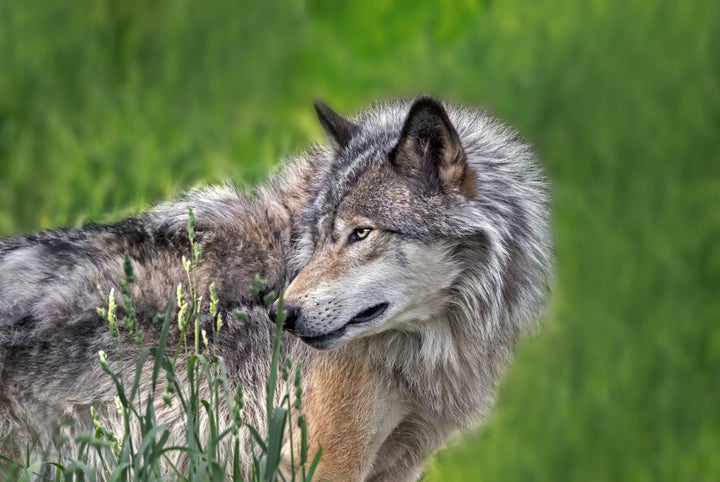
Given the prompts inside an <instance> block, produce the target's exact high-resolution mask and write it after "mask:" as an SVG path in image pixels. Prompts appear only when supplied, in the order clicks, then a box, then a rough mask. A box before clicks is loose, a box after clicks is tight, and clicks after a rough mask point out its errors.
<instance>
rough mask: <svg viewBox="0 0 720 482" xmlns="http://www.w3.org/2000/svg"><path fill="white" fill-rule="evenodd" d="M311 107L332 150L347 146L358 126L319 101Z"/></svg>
mask: <svg viewBox="0 0 720 482" xmlns="http://www.w3.org/2000/svg"><path fill="white" fill-rule="evenodd" d="M313 106H315V112H317V115H318V119H319V120H320V125H322V127H323V129H325V133H326V134H327V136H328V139H329V140H330V143H331V144H332V146H333V148H334V149H335V150H340V149H342V148H344V147H345V146H347V145H348V144H349V143H350V139H352V138H353V136H354V135H355V134H356V133H357V131H358V130H359V129H360V126H358V125H357V124H353V123H352V122H350V121H349V120H347V119H346V118H344V117H343V116H341V115H340V114H338V113H337V112H335V111H334V110H332V109H331V108H330V107H328V106H327V105H325V104H324V103H323V102H321V101H319V100H316V101H315V102H313Z"/></svg>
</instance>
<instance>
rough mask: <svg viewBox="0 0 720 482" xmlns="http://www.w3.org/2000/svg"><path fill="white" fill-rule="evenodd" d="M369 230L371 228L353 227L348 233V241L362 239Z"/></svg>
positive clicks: (352, 241) (353, 241)
mask: <svg viewBox="0 0 720 482" xmlns="http://www.w3.org/2000/svg"><path fill="white" fill-rule="evenodd" d="M370 231H372V228H364V227H361V228H355V229H353V232H352V233H351V234H350V239H349V242H351V243H355V242H357V241H362V240H363V239H365V238H367V237H368V234H370Z"/></svg>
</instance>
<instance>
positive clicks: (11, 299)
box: [0, 98, 552, 480]
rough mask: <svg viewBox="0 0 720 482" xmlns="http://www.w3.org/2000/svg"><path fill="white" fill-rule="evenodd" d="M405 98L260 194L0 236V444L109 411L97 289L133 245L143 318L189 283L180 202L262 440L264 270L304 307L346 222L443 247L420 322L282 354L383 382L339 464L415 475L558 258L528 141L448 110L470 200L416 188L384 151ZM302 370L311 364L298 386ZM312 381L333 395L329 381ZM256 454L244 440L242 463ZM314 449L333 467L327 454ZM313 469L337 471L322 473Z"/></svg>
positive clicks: (398, 258) (44, 435)
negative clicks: (380, 412)
mask: <svg viewBox="0 0 720 482" xmlns="http://www.w3.org/2000/svg"><path fill="white" fill-rule="evenodd" d="M420 101H422V102H434V101H431V100H428V99H427V98H421V99H420ZM416 102H417V101H416ZM412 105H413V101H395V102H389V103H381V104H377V105H375V106H373V107H371V108H370V109H368V110H367V111H365V112H362V113H360V114H359V115H357V116H355V117H353V118H352V119H351V121H352V124H350V123H348V124H346V125H352V126H353V128H352V129H349V130H348V129H345V130H344V131H343V139H342V142H338V140H337V139H335V140H334V141H333V142H332V144H333V145H334V146H335V149H334V150H330V149H326V148H322V147H314V148H311V149H310V150H308V151H307V153H306V154H305V155H303V156H301V157H299V158H297V159H294V160H293V161H292V162H291V163H290V164H289V165H288V166H287V167H286V168H285V170H284V171H283V172H281V173H280V174H279V175H278V176H276V177H275V178H273V179H272V180H271V182H270V183H269V184H268V186H267V187H264V188H260V189H258V190H257V191H256V192H255V195H254V196H252V197H248V196H245V195H244V194H242V193H240V192H238V191H237V190H236V189H234V188H232V187H230V186H226V187H215V188H207V189H203V190H199V191H195V192H192V193H190V194H188V195H187V196H186V197H183V198H181V199H179V200H177V201H174V202H170V203H167V204H163V205H160V206H158V207H156V208H154V209H152V210H150V211H148V212H146V213H144V214H141V215H139V216H137V217H134V218H130V219H128V220H126V221H123V222H121V223H118V224H115V225H109V226H98V225H91V226H87V227H85V228H83V229H81V230H77V231H70V230H60V231H52V232H47V233H41V234H37V235H30V236H26V237H23V238H16V239H11V240H7V241H4V242H3V243H0V438H1V437H2V435H3V434H6V433H8V432H9V431H11V430H12V431H14V432H15V433H16V437H17V438H18V440H19V441H21V442H30V441H31V440H33V439H37V440H39V441H40V443H41V445H43V446H44V447H45V448H49V447H51V446H52V430H53V427H54V425H55V424H56V423H57V422H58V421H60V420H66V419H71V418H77V419H79V420H80V422H79V424H80V425H79V427H77V428H76V429H75V430H81V429H83V428H88V425H87V423H88V416H87V410H88V409H89V406H91V405H95V406H96V407H100V408H99V409H100V410H101V412H103V413H105V414H108V416H111V413H112V407H113V394H114V392H113V390H112V388H111V384H110V382H109V380H108V379H107V377H105V376H104V375H103V374H102V373H101V372H100V369H99V367H98V364H97V362H96V360H97V352H98V351H99V350H105V351H106V352H108V353H109V354H110V358H112V353H113V341H112V340H111V338H110V336H109V334H108V332H107V327H105V326H104V324H103V323H102V322H101V321H100V319H99V318H98V316H97V314H96V308H97V307H98V306H100V305H101V304H102V302H101V299H100V297H99V295H98V294H97V289H96V287H97V285H101V286H102V287H103V288H104V289H105V291H106V292H107V291H109V288H111V287H113V286H115V283H117V281H118V280H119V279H120V278H121V276H122V255H123V253H124V252H125V251H128V252H129V253H130V256H131V259H132V261H133V265H134V267H135V272H136V276H137V278H138V282H137V283H136V284H135V285H134V288H133V289H134V291H133V295H134V301H135V304H136V307H137V309H138V311H139V313H140V314H141V318H142V322H143V323H144V324H145V325H147V324H148V320H149V319H150V318H151V317H152V316H153V315H154V314H156V313H158V312H162V311H164V309H165V307H166V305H167V302H168V299H170V298H171V297H172V296H173V292H174V291H173V290H174V287H175V285H176V283H177V282H178V281H180V280H182V279H183V276H184V273H183V271H182V265H181V262H180V257H181V256H182V255H183V254H187V252H188V249H189V247H188V244H187V235H186V225H187V208H188V206H192V208H193V210H194V213H195V216H196V218H197V233H198V234H197V236H198V240H199V242H200V244H201V245H202V246H203V259H202V261H201V265H200V269H199V283H200V289H201V290H202V292H205V290H206V289H207V286H208V285H209V284H210V283H211V282H213V281H214V282H215V283H216V284H217V286H218V291H219V297H220V300H221V304H222V309H223V313H224V316H225V319H226V320H227V321H226V329H224V330H223V331H222V332H221V335H222V336H221V337H220V340H219V346H218V351H219V353H220V354H221V355H222V356H223V357H224V358H225V359H226V360H227V363H228V367H229V370H230V374H231V376H232V377H233V379H234V381H235V382H237V383H242V384H243V387H244V390H245V394H246V408H245V410H246V419H248V420H250V421H251V423H253V424H254V425H255V426H256V427H257V428H258V429H259V430H260V431H261V433H262V431H263V430H264V428H265V426H264V414H263V403H264V402H263V397H264V377H265V375H266V373H267V363H268V359H269V354H268V347H269V345H270V329H271V321H270V319H269V318H268V311H267V308H266V307H264V306H263V305H262V303H261V302H260V300H259V299H258V298H257V297H256V296H254V295H253V294H252V293H250V292H249V290H248V288H247V287H248V286H249V285H250V284H251V282H252V279H253V278H254V277H255V275H256V274H259V275H260V276H261V277H263V278H264V279H265V280H267V281H268V289H274V290H276V291H280V290H283V289H285V288H289V289H288V293H293V292H297V293H299V294H298V299H297V300H296V301H297V302H298V303H302V302H303V301H302V300H301V299H300V298H301V296H304V297H308V296H311V295H316V293H307V292H305V291H307V290H295V291H293V284H292V282H293V280H298V279H301V278H302V277H303V276H305V274H306V273H307V271H308V270H310V269H312V266H315V265H317V264H321V263H322V262H323V256H325V253H326V252H327V249H329V248H327V247H328V246H331V245H332V246H336V245H338V243H339V241H338V237H339V236H345V234H344V233H343V232H340V231H339V229H340V228H339V227H338V226H340V227H344V225H343V224H342V223H340V220H341V219H346V218H347V217H348V216H350V215H353V216H355V215H362V216H363V218H367V219H371V220H372V221H373V222H374V223H375V224H376V225H377V226H379V227H380V228H382V230H383V232H386V233H387V234H386V236H387V238H386V241H387V242H386V244H385V245H387V246H391V248H388V249H391V250H392V259H393V260H394V262H395V263H397V266H406V265H407V264H408V263H409V261H408V260H409V259H421V258H417V257H416V258H413V253H416V254H417V253H418V252H419V253H420V254H421V255H424V256H427V255H430V254H437V253H440V254H438V256H441V259H439V260H438V264H437V266H438V267H439V268H442V267H443V266H445V267H447V269H446V270H445V269H443V272H444V275H443V276H446V277H447V280H448V283H447V286H440V287H437V293H438V294H439V296H441V298H440V301H439V302H438V303H435V304H434V305H433V307H432V310H431V312H428V314H427V316H417V317H416V318H415V319H411V320H407V319H400V317H399V315H398V318H397V320H396V321H397V323H395V322H394V319H393V318H392V317H393V316H394V314H393V313H392V312H389V313H390V314H388V315H387V317H388V319H387V320H383V322H382V324H380V323H378V324H377V325H373V326H371V325H372V324H368V327H364V326H359V327H354V326H350V325H348V326H347V327H342V330H345V329H346V328H347V330H346V333H347V334H346V338H341V339H340V341H339V342H338V343H337V345H333V346H325V348H334V349H333V350H332V351H317V350H315V349H313V348H311V347H309V346H308V345H307V344H304V343H300V342H299V340H298V339H297V338H295V337H291V336H287V337H286V338H285V347H286V349H287V350H288V354H289V355H290V356H291V358H292V359H294V360H298V361H301V362H302V363H303V367H304V370H305V371H306V373H317V371H318V370H322V369H323V368H322V367H323V366H325V365H324V364H326V363H335V364H336V365H334V366H346V365H347V366H353V367H357V366H360V367H363V370H368V371H369V372H371V373H373V374H374V375H373V376H376V377H378V379H379V380H382V386H383V390H387V392H383V393H386V396H385V397H384V398H383V400H385V402H382V403H381V402H373V403H380V405H379V406H381V407H386V408H387V407H390V408H387V410H388V413H392V414H393V415H392V416H388V417H387V419H386V421H385V422H384V423H385V425H383V424H380V425H378V427H376V428H378V430H379V431H378V433H385V436H384V438H382V439H381V440H379V441H375V442H374V447H375V448H374V449H373V451H371V452H370V453H369V454H368V457H369V459H366V460H359V461H358V462H357V467H356V468H354V469H353V470H352V471H351V472H348V473H349V474H352V475H351V478H355V479H357V480H414V479H416V478H417V477H419V475H420V473H421V471H422V467H423V464H424V461H425V460H426V458H427V457H428V456H429V455H430V453H431V452H432V451H433V450H434V449H436V448H437V447H438V446H440V445H441V444H442V443H444V441H445V440H447V438H448V437H449V436H450V435H451V434H453V433H454V432H456V431H457V430H459V429H462V428H465V427H468V426H471V425H472V424H474V423H476V422H477V420H478V419H479V418H480V417H482V416H485V415H486V414H487V413H488V411H489V410H490V407H491V405H492V398H493V394H494V392H495V386H496V384H497V381H498V379H499V377H500V376H501V374H502V371H503V368H504V367H505V366H506V364H507V362H508V361H509V360H510V358H511V356H512V353H513V351H514V347H515V344H516V340H517V338H518V336H519V334H520V333H521V331H522V330H524V329H527V328H530V327H532V326H533V325H534V324H535V323H536V321H537V320H538V319H539V317H540V315H541V313H542V309H543V306H544V303H545V300H546V294H547V284H548V278H549V276H550V268H551V262H552V256H551V239H550V233H549V219H548V216H549V214H548V211H549V196H548V190H547V186H546V183H545V181H544V179H543V177H542V175H541V173H540V171H539V167H538V165H537V163H536V161H535V158H534V155H533V153H532V151H531V149H530V148H529V147H528V145H527V144H525V143H524V142H522V141H521V140H519V139H518V137H517V135H516V133H515V132H514V131H512V130H511V129H509V128H507V127H505V126H504V125H502V124H500V123H499V122H498V121H497V120H495V119H494V118H492V117H491V116H490V115H489V114H487V113H485V112H483V111H478V110H476V109H472V108H462V107H455V106H451V105H445V106H444V108H445V110H446V111H447V116H448V118H449V120H450V122H451V123H452V126H454V129H455V130H456V132H457V136H458V137H459V140H460V143H461V145H462V151H463V153H464V156H465V158H463V159H462V162H466V163H467V166H468V169H469V171H468V173H466V174H467V175H472V176H474V179H475V181H474V183H473V188H472V194H471V195H468V194H467V193H468V192H470V191H469V190H468V191H463V192H460V191H458V189H456V188H454V187H452V186H449V185H448V186H442V185H440V187H439V188H438V190H436V191H432V192H431V191H427V192H423V190H422V189H418V188H417V183H415V182H414V180H413V179H409V178H408V176H407V175H405V174H403V175H400V174H399V173H401V172H402V173H404V172H405V171H402V170H400V171H399V170H398V169H397V168H396V167H394V166H393V164H392V159H391V158H392V156H393V152H394V149H396V147H397V146H398V141H399V139H400V136H401V132H403V127H404V125H405V123H406V120H407V117H408V112H409V110H410V108H411V106H412ZM438 105H439V104H438ZM324 109H326V108H325V107H324ZM324 112H325V113H326V115H330V114H328V113H327V111H324ZM330 112H331V111H330ZM333 114H334V113H333ZM321 115H322V113H321ZM337 122H340V121H339V120H337V121H336V123H335V124H334V125H338V124H337ZM332 131H333V129H330V131H329V134H330V135H331V136H332ZM419 145H420V144H419ZM423 145H424V146H425V147H427V145H425V144H423ZM421 147H422V146H421ZM441 147H442V146H441ZM428 152H429V151H428ZM438 152H444V151H442V150H439V151H438ZM419 155H424V154H423V153H422V152H421V153H420V154H419ZM423 175H424V174H423ZM339 223H340V224H339ZM333 243H334V244H333ZM384 252H385V251H382V252H378V253H375V254H374V256H376V258H374V259H381V258H382V256H383V253H384ZM382 259H384V258H382ZM375 262H377V261H375ZM421 268H422V267H417V266H415V267H412V266H411V267H410V268H409V269H414V270H415V271H409V272H414V273H417V276H422V269H421ZM353 269H362V266H360V267H354V268H353ZM353 272H354V271H353ZM295 286H297V283H295ZM331 288H332V289H334V290H336V291H337V292H338V293H340V295H339V296H337V297H336V298H334V299H333V300H328V301H327V302H328V303H329V304H328V306H331V305H332V306H335V307H336V308H333V309H335V310H336V312H337V313H341V312H342V306H345V305H347V304H348V303H354V304H355V305H357V306H359V307H362V306H363V305H362V303H364V301H363V297H364V296H365V295H364V294H363V293H360V292H353V286H342V285H340V284H335V285H333V286H331ZM303 299H306V298H303ZM318 299H320V298H318ZM323 299H324V298H323ZM368 303H369V301H368ZM355 305H353V306H355ZM234 308H239V309H244V310H246V311H248V312H249V313H251V315H252V317H253V323H251V324H250V325H248V324H245V323H243V322H241V321H239V320H236V319H234V318H233V316H232V310H233V309H234ZM328 309H329V310H330V308H328ZM308 310H309V308H308ZM358 310H359V308H358ZM333 316H335V315H333ZM343 316H344V315H343ZM346 318H347V317H346ZM346 318H342V316H341V315H339V314H338V315H337V316H336V318H332V319H329V318H328V319H327V320H325V321H323V322H322V323H320V321H319V320H320V318H319V317H316V316H309V315H308V316H306V317H305V318H303V319H299V320H298V327H296V331H297V332H298V335H299V336H303V335H307V334H312V335H313V336H315V335H318V334H324V333H326V332H329V330H331V328H332V329H335V327H336V325H337V324H338V323H339V324H340V325H342V324H343V323H347V321H348V320H347V319H346ZM343 320H344V321H343ZM366 328H367V329H366ZM303 330H305V331H303ZM353 330H356V331H353ZM362 330H365V331H362ZM149 332H150V336H149V337H148V341H149V342H152V341H153V336H152V330H149ZM356 332H357V335H355V334H353V333H356ZM316 346H318V347H321V348H322V347H323V346H320V345H316ZM126 355H127V356H128V359H127V360H125V361H124V362H123V361H120V363H128V364H129V363H130V362H131V359H130V356H131V355H132V354H126ZM181 363H182V360H181ZM309 380H310V375H306V376H305V379H304V383H310V381H309ZM307 388H308V389H309V390H310V391H311V392H312V391H315V393H317V392H322V391H327V392H328V393H330V392H332V390H333V388H334V387H333V386H309V387H307ZM282 393H284V392H282ZM383 403H385V404H384V405H383ZM396 406H397V407H399V408H395V407H396ZM342 408H343V407H338V409H340V410H342ZM349 409H350V408H349ZM164 416H165V417H166V418H165V422H166V423H168V425H170V426H171V428H172V424H173V423H177V424H179V419H178V417H179V414H175V413H165V414H164ZM387 420H392V421H393V422H392V423H391V425H390V426H386V425H387V423H389V422H387ZM83 423H84V424H85V425H83ZM313 423H315V424H318V425H322V424H323V423H324V422H323V420H318V419H315V420H314V421H313V420H311V421H310V424H311V425H312V424H313ZM340 429H342V427H338V430H340ZM179 432H180V433H179V435H178V437H180V438H179V439H178V440H181V437H182V433H181V432H182V431H181V430H179ZM352 436H353V435H352V434H350V435H349V437H352ZM249 447H250V443H249V441H246V442H245V447H244V453H245V458H244V460H243V463H245V464H246V466H248V467H249V464H248V463H247V462H248V460H249V457H250V456H251V454H250V448H249ZM324 450H325V453H326V456H327V457H328V460H330V459H331V458H332V457H333V453H332V450H333V447H324ZM324 458H325V456H324ZM319 475H320V477H321V479H322V478H333V477H336V478H337V477H341V476H340V475H337V474H331V473H329V472H323V470H322V468H321V469H320V471H319Z"/></svg>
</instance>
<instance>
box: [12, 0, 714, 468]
mask: <svg viewBox="0 0 720 482" xmlns="http://www.w3.org/2000/svg"><path fill="white" fill-rule="evenodd" d="M406 5H407V6H405V7H403V6H401V5H400V2H397V3H396V4H392V3H391V2H385V1H381V0H365V1H363V2H357V3H351V2H346V1H330V0H322V1H303V0H296V1H292V2H285V3H282V4H279V3H276V2H267V1H266V2H254V3H253V4H250V3H249V2H248V3H243V2H232V1H219V0H206V1H203V2H197V1H190V0H155V1H139V0H131V1H129V0H125V1H119V0H118V1H116V0H74V1H72V2H69V1H67V0H45V1H43V2H28V1H25V0H0V235H2V236H7V235H13V234H19V233H23V232H29V231H34V230H39V229H44V228H51V227H56V226H61V225H62V226H65V225H70V226H79V225H81V224H82V223H83V222H86V221H88V220H97V221H109V220H114V219H118V218H120V217H123V216H125V215H127V214H130V213H134V212H137V211H139V210H141V209H144V208H147V207H148V206H149V205H151V204H152V203H153V202H156V201H158V200H160V199H165V198H168V197H172V196H174V195H176V194H177V193H179V192H180V191H182V190H183V189H185V188H188V187H190V186H193V185H196V184H202V183H207V182H217V181H221V180H224V179H231V180H234V181H236V182H238V183H241V184H252V183H256V182H261V181H262V180H263V179H264V178H265V177H266V176H267V174H268V172H269V171H271V170H272V169H274V168H275V167H276V166H277V165H278V164H279V162H280V161H279V160H280V159H282V158H283V157H287V156H288V155H289V154H291V153H293V152H298V151H300V150H302V149H303V148H304V147H305V146H307V145H308V143H310V142H315V141H322V135H321V131H320V129H319V127H318V126H317V123H316V122H315V119H314V115H313V111H312V108H311V104H310V103H311V101H312V99H314V98H316V97H322V98H323V99H325V100H326V101H327V102H328V103H330V104H331V105H333V106H334V107H336V108H337V110H339V111H340V112H346V113H347V112H353V111H355V110H357V109H360V108H362V107H363V106H366V105H367V104H369V103H370V102H372V101H373V100H376V99H384V98H390V97H395V96H412V95H414V94H417V93H421V92H429V93H433V94H435V95H437V96H439V97H441V98H443V99H447V100H451V101H455V102H459V103H467V104H473V105H480V106H486V107H488V108H490V109H491V110H492V111H494V112H495V113H496V114H497V115H499V116H500V117H501V118H503V119H504V120H506V121H508V122H509V123H511V124H512V125H514V126H516V127H517V128H518V129H519V130H520V132H521V133H522V135H523V136H524V137H526V138H527V139H529V140H530V141H531V142H532V143H534V144H535V145H536V146H537V150H538V153H539V155H540V158H541V159H542V162H543V164H544V166H545V168H546V170H547V172H548V175H549V177H550V179H551V181H552V185H553V195H554V214H553V216H554V221H553V224H554V232H555V237H556V248H557V270H556V281H555V286H554V289H553V295H552V303H551V306H550V309H549V312H548V316H547V321H546V323H545V325H544V327H543V329H542V331H541V332H540V334H539V335H538V336H535V337H530V338H527V339H525V340H524V341H523V343H522V344H521V346H520V350H519V354H518V357H517V360H516V362H515V363H514V364H513V366H512V368H511V369H510V371H509V373H508V376H507V377H506V379H505V380H504V382H503V384H502V387H501V391H500V395H499V398H498V407H497V410H496V411H495V412H494V414H493V415H492V417H491V418H490V419H488V420H487V421H486V422H485V423H484V424H483V427H482V429H481V430H479V431H477V432H476V433H472V434H468V435H465V436H463V437H461V438H459V439H458V440H456V441H454V442H452V443H451V444H449V446H448V447H447V448H445V449H442V450H441V451H440V452H439V453H438V454H436V456H435V457H434V460H433V462H432V464H431V465H430V467H429V468H428V471H427V474H426V479H427V480H431V481H444V480H453V481H454V480H457V481H464V480H482V481H535V480H537V481H561V480H572V481H575V480H583V481H588V480H589V481H595V480H597V481H601V480H602V481H657V480H664V481H700V480H708V481H717V480H720V303H719V302H718V300H717V298H718V297H720V140H719V138H720V3H718V2H716V1H711V0H708V1H699V0H697V1H696V0H692V1H679V0H676V1H662V0H660V1H658V0H655V1H654V0H592V1H578V2H570V1H565V0H547V1H545V0H543V1H533V2H522V1H508V2H481V3H476V2H473V1H469V0H457V1H448V2H432V3H427V4H425V5H423V4H421V3H420V2H412V3H410V2H408V3H407V4H406Z"/></svg>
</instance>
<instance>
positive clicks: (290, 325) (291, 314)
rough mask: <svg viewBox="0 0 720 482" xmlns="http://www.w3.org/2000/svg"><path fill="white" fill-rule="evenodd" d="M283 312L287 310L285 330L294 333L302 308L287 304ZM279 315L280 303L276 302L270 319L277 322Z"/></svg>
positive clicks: (271, 310)
mask: <svg viewBox="0 0 720 482" xmlns="http://www.w3.org/2000/svg"><path fill="white" fill-rule="evenodd" d="M283 310H285V322H284V323H283V328H284V329H286V330H290V331H292V330H294V329H295V322H296V321H297V319H298V316H300V307H299V306H294V305H290V304H287V303H285V305H284V306H283ZM277 314H278V302H277V301H275V303H273V304H272V306H271V307H270V318H272V320H273V321H275V320H276V319H277Z"/></svg>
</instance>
